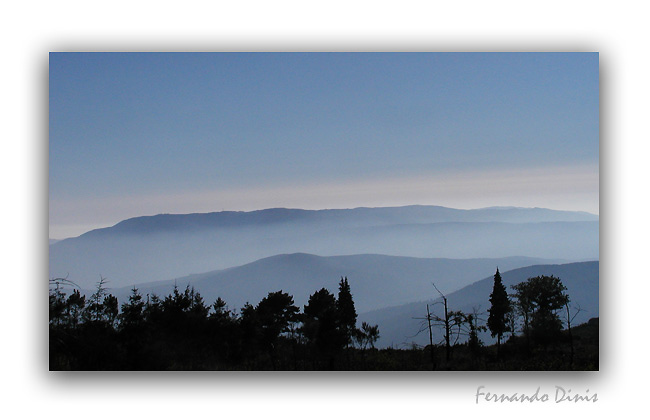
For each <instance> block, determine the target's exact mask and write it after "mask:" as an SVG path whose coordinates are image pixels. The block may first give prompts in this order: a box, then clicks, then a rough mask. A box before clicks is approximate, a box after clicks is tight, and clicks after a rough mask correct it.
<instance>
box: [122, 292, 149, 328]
mask: <svg viewBox="0 0 650 420" xmlns="http://www.w3.org/2000/svg"><path fill="white" fill-rule="evenodd" d="M119 319H120V328H121V329H125V328H133V327H136V326H141V325H142V323H143V321H144V302H143V301H142V295H140V292H138V289H137V288H136V287H135V286H134V287H133V289H131V295H130V296H129V301H128V303H123V304H122V313H121V314H120V315H119Z"/></svg>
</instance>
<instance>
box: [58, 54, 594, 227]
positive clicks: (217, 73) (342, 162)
mask: <svg viewBox="0 0 650 420" xmlns="http://www.w3.org/2000/svg"><path fill="white" fill-rule="evenodd" d="M598 77H599V76H598V54H597V53H557V54H554V53H553V54H552V53H286V54H284V53H282V54H280V53H215V54H212V53H51V54H50V83H49V86H50V114H49V115H50V122H49V124H50V133H49V136H50V137H49V147H50V162H49V164H50V172H49V173H50V184H49V188H50V213H49V214H50V237H54V238H62V237H68V236H76V235H79V234H81V233H83V232H85V231H87V230H89V229H92V228H96V227H103V226H109V225H112V224H115V223H117V222H119V221H120V220H123V219H125V218H128V217H134V216H140V215H145V214H157V213H189V212H204V211H206V212H207V211H220V210H223V209H225V210H253V209H260V208H268V207H300V208H347V207H358V206H381V205H407V204H437V205H445V206H450V207H458V208H476V207H486V206H497V205H498V206H501V205H516V206H525V207H535V206H537V207H549V208H557V209H566V210H583V211H589V212H592V213H598V187H599V182H598V161H599V126H598V124H599V123H598V121H599V113H598V109H599V102H598V100H599V99H598V98H599V95H598V83H599V81H598Z"/></svg>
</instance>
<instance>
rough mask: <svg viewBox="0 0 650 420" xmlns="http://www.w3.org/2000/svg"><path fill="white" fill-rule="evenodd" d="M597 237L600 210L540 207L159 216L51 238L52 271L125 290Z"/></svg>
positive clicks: (567, 253)
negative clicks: (201, 277)
mask: <svg viewBox="0 0 650 420" xmlns="http://www.w3.org/2000/svg"><path fill="white" fill-rule="evenodd" d="M598 237H599V222H598V216H596V215H593V214H589V213H584V212H566V211H557V210H549V209H540V208H532V209H531V208H517V207H498V208H485V209H476V210H458V209H451V208H446V207H439V206H406V207H382V208H356V209H339V210H299V209H266V210H259V211H253V212H216V213H201V214H183V215H175V214H174V215H173V214H162V215H156V216H143V217H136V218H132V219H128V220H124V221H122V222H120V223H118V224H116V225H115V226H112V227H109V228H103V229H96V230H93V231H90V232H87V233H85V234H83V235H81V236H79V237H76V238H68V239H64V240H61V241H58V242H56V243H53V244H51V245H50V248H49V249H50V254H49V263H50V264H49V275H50V278H55V277H66V278H68V279H69V280H71V281H74V282H75V283H77V284H78V285H80V286H81V287H82V288H87V289H92V288H93V286H94V285H95V284H96V282H97V281H98V280H99V278H100V276H102V277H105V278H107V279H108V280H109V282H110V284H111V286H112V287H114V288H120V287H130V286H132V285H134V284H141V283H148V282H153V281H161V280H168V279H173V278H180V277H185V276H188V275H190V274H192V273H207V272H212V271H214V270H224V269H227V268H233V267H238V266H242V265H245V264H249V263H252V262H254V261H257V260H260V259H263V258H267V257H273V256H275V255H280V254H297V253H303V254H305V253H306V254H316V255H323V256H332V255H338V256H345V255H349V256H351V255H358V254H382V255H393V256H403V257H418V258H447V259H475V258H505V257H511V256H514V255H525V256H528V257H531V258H540V259H547V260H552V261H554V262H558V261H559V259H562V260H564V261H584V260H589V259H598V246H599V241H598ZM294 258H298V257H294ZM341 275H346V273H337V274H336V277H335V279H334V280H337V279H338V277H340V276H341ZM323 286H325V285H323ZM321 287H322V286H321ZM250 299H251V300H253V298H252V297H251V298H250Z"/></svg>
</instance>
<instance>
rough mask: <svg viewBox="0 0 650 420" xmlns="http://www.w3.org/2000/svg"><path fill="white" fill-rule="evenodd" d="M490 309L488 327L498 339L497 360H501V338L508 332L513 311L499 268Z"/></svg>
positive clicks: (491, 295)
mask: <svg viewBox="0 0 650 420" xmlns="http://www.w3.org/2000/svg"><path fill="white" fill-rule="evenodd" d="M490 305H491V306H490V309H488V312H489V314H490V315H489V316H488V320H487V326H488V328H489V329H490V333H491V334H492V337H495V336H496V337H497V358H499V349H500V348H501V337H503V334H504V333H505V332H506V331H508V316H509V314H510V312H511V311H512V306H511V304H510V298H509V297H508V292H507V291H506V288H505V287H504V286H503V282H502V281H501V274H500V273H499V269H498V268H497V272H496V273H495V274H494V285H493V287H492V293H491V294H490Z"/></svg>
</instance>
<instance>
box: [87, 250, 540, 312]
mask: <svg viewBox="0 0 650 420" xmlns="http://www.w3.org/2000/svg"><path fill="white" fill-rule="evenodd" d="M542 262H544V263H546V262H548V261H544V260H541V259H539V258H527V257H509V258H496V259H492V258H477V259H458V260H454V259H444V258H413V257H394V256H387V255H368V254H366V255H350V256H336V257H320V256H316V255H310V254H304V253H300V254H285V255H276V256H273V257H269V258H264V259H261V260H258V261H255V262H253V263H250V264H245V265H243V266H239V267H233V268H230V269H225V270H217V271H212V272H208V273H204V274H197V275H191V276H186V277H180V278H177V279H173V280H167V281H161V282H153V283H146V284H139V285H138V289H139V290H140V293H141V294H142V295H146V294H151V293H156V294H157V295H159V296H165V295H168V294H169V293H170V292H171V291H172V288H173V287H174V284H176V285H177V286H178V287H179V288H181V289H184V288H185V287H186V286H187V285H191V286H193V287H194V288H195V289H196V290H198V291H199V292H200V293H201V295H202V296H203V298H204V300H205V301H206V302H207V303H208V304H211V303H213V302H214V301H215V300H216V298H217V297H221V298H222V299H224V300H225V301H226V303H228V305H229V306H230V308H231V309H239V308H241V307H242V306H243V305H244V304H245V303H246V302H250V303H252V304H256V303H257V302H259V301H260V300H261V299H262V298H263V297H265V296H266V295H267V294H268V293H269V292H275V291H278V290H282V291H284V292H287V293H289V294H291V295H293V297H294V301H295V302H296V304H297V305H299V306H300V307H302V305H305V304H306V303H307V300H308V298H309V296H310V295H311V294H313V293H314V292H315V291H317V290H319V289H320V288H322V287H325V288H327V289H328V290H330V291H331V292H333V293H336V292H337V290H338V282H339V280H340V279H341V277H342V276H347V278H348V279H349V281H350V284H351V287H352V293H353V296H354V299H355V305H356V308H357V311H358V312H359V311H369V310H372V309H378V308H383V307H386V306H394V305H399V304H402V303H407V302H412V301H413V300H416V299H420V298H421V297H422V296H426V295H428V294H430V292H431V282H432V281H434V282H436V284H437V285H438V286H439V287H440V288H441V290H443V291H444V292H452V291H454V290H458V289H460V288H462V287H464V286H466V285H468V284H470V283H472V282H474V281H475V280H476V279H477V278H481V277H482V276H485V275H486V273H490V272H493V271H494V270H495V268H496V267H497V266H499V267H502V268H503V269H506V270H508V269H512V268H517V267H524V266H528V265H532V264H539V263H542ZM108 286H109V287H110V286H111V283H110V282H109V283H108ZM131 288H132V287H131V286H129V287H124V288H114V289H111V290H110V292H111V293H112V294H114V295H115V296H117V297H118V299H119V301H120V302H125V301H126V300H127V299H128V295H129V294H130V293H131ZM90 293H91V292H90V291H88V295H90Z"/></svg>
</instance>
